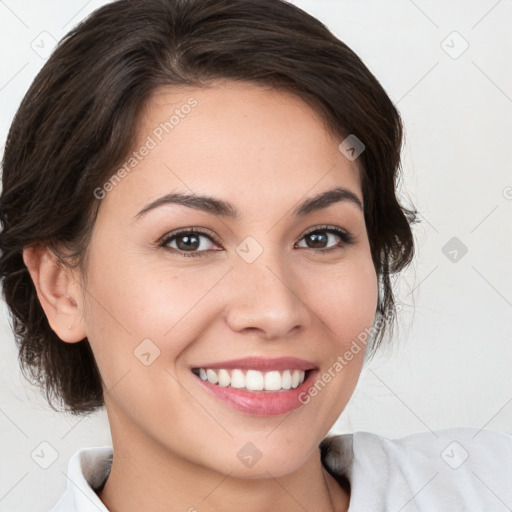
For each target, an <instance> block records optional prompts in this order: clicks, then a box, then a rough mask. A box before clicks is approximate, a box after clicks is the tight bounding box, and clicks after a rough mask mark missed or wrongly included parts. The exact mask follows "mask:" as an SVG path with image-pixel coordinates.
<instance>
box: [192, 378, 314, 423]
mask: <svg viewBox="0 0 512 512" xmlns="http://www.w3.org/2000/svg"><path fill="white" fill-rule="evenodd" d="M317 373H318V371H317V370H310V371H309V372H308V376H307V378H306V379H305V380H304V382H303V383H302V384H301V385H300V386H299V387H297V388H295V389H293V388H292V389H288V390H284V391H246V390H243V389H240V388H232V387H231V386H225V387H222V386H219V385H217V384H212V383H211V382H208V381H207V380H203V379H201V378H200V377H199V376H197V375H195V374H194V376H195V377H197V379H198V380H199V382H200V383H201V384H202V385H203V386H204V387H205V388H206V389H207V390H208V391H209V392H210V393H211V394H212V395H214V396H215V397H217V398H219V399H220V400H222V401H223V402H225V403H227V404H228V405H230V406H231V407H232V408H234V409H236V410H238V411H241V412H245V413H248V414H253V415H256V416H277V415H279V414H285V413H287V412H290V411H293V410H294V409H297V408H298V407H300V406H301V405H304V404H303V403H302V402H301V400H300V398H303V397H305V396H306V393H307V390H308V388H309V387H310V385H311V384H310V383H311V382H313V380H314V378H315V375H316V374H317Z"/></svg>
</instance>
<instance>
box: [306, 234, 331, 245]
mask: <svg viewBox="0 0 512 512" xmlns="http://www.w3.org/2000/svg"><path fill="white" fill-rule="evenodd" d="M309 239H310V241H312V242H313V245H312V246H311V245H310V247H313V248H318V247H320V248H322V247H324V244H325V243H326V242H327V236H326V235H325V234H324V233H310V234H309Z"/></svg>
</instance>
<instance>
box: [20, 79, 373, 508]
mask: <svg viewBox="0 0 512 512" xmlns="http://www.w3.org/2000/svg"><path fill="white" fill-rule="evenodd" d="M191 97H193V98H195V99H196V100H197V106H196V107H195V108H193V109H192V110H191V112H190V114H188V115H187V116H185V117H184V118H183V119H180V122H179V124H178V125H177V126H176V127H175V128H174V129H173V130H172V132H170V133H169V134H166V135H165V136H164V138H163V139H162V141H161V142H160V143H159V144H158V145H157V146H156V147H155V148H154V149H152V150H151V151H150V152H149V154H148V155H147V156H146V157H145V158H144V160H143V161H141V162H140V163H139V164H138V165H137V166H136V168H134V170H133V171H132V172H130V173H129V174H128V175H127V176H126V177H125V178H124V179H123V180H122V181H121V182H120V183H119V184H117V185H116V186H115V187H114V188H113V189H112V190H111V191H110V192H108V193H107V194H106V197H105V198H104V199H102V202H101V206H100V209H99V214H98V217H97V220H96V223H95V226H94V232H93V235H92V239H91V242H90V245H89V247H88V261H87V274H86V275H81V274H80V273H79V271H78V270H70V269H69V268H66V267H65V266H62V265H59V264H58V262H56V260H55V258H54V257H53V256H52V254H51V253H50V252H49V251H48V250H47V249H46V248H45V247H42V246H41V247H32V248H27V249H25V251H24V259H25V263H26V264H27V267H28V268H29V270H30V272H31V276H32V279H33V281H34V283H35V285H36V288H37V292H38V296H39V299H40V301H41V304H42V306H43V308H44V310H45V312H46V315H47V317H48V320H49V322H50V325H51V327H52V329H53V330H54V331H55V332H56V333H57V334H58V335H59V337H60V338H61V339H62V340H63V341H64V342H68V343H74V342H77V341H80V340H82V339H83V338H84V337H85V336H87V338H88V339H89V342H90V344H91V347H92V350H93V353H94V357H95V358H96V361H97V364H98V367H99V369H100V372H101V376H102V380H103V383H104V389H105V402H106V409H107V413H108V418H109V422H110V426H111V431H112V440H113V446H114V453H115V456H114V461H113V466H112V471H111V474H110V477H109V478H108V480H107V483H106V485H105V487H104V489H103V491H102V492H101V493H100V494H99V496H100V498H101V499H102V501H103V502H104V503H105V505H106V506H107V508H109V510H112V511H113V512H114V511H123V512H131V511H140V510H151V511H153V512H160V511H162V512H163V511H164V510H165V511H169V510H184V511H185V510H193V509H192V507H195V509H197V510H200V511H219V510H222V511H224V512H229V511H232V510H233V511H234V510H240V509H241V508H243V510H244V511H245V512H257V511H261V510H287V511H290V512H295V511H303V510H308V511H320V510H322V511H326V510H336V511H345V510H347V508H348V503H349V495H348V493H347V492H346V491H345V490H344V489H343V488H342V487H341V486H340V485H339V484H338V483H337V482H336V480H334V478H332V477H331V476H330V475H329V474H328V473H327V471H326V470H325V469H324V468H323V467H322V465H321V461H320V452H319V450H318V444H319V443H320V441H321V440H322V439H323V438H324V437H325V435H326V434H327V433H328V431H329V429H330V428H331V427H332V425H333V424H334V423H335V421H336V419H337V418H338V417H339V415H340V413H341V412H342V411H343V409H344V408H345V406H346V404H347V402H348V401H349V399H350V397H351V395H352V393H353V391H354V388H355V386H356V384H357V380H358V378H359V375H360V372H361V369H362V364H363V359H364V350H361V351H360V352H359V353H358V354H355V355H354V358H353V359H352V360H351V361H350V363H349V364H347V365H346V366H345V367H344V368H343V370H342V371H340V372H338V373H337V374H336V377H335V378H333V379H332V380H331V382H330V383H329V384H328V385H327V386H325V388H324V389H323V390H322V391H321V392H320V393H318V395H317V396H316V397H315V398H314V399H311V401H310V402H309V403H308V404H307V405H303V406H301V407H299V408H298V409H295V410H294V411H292V412H291V413H288V414H284V415H278V416H271V417H261V416H255V415H251V414H248V413H242V412H239V411H237V410H235V409H232V408H230V407H229V406H227V405H225V403H223V402H221V401H219V400H218V399H216V398H214V397H212V396H211V395H210V394H209V393H208V392H206V391H205V390H204V389H203V387H202V386H201V384H200V383H199V382H198V379H197V377H196V376H194V375H193V374H192V373H191V367H197V366H202V365H204V364H205V363H208V362H216V361H224V360H228V359H233V358H239V357H247V356H264V357H279V356H295V357H299V358H303V359H306V360H309V361H312V362H314V363H315V364H316V365H317V366H318V367H319V369H320V372H325V371H327V370H328V368H330V367H332V365H333V364H334V362H335V361H336V359H337V357H338V356H339V355H342V354H343V353H344V352H345V351H346V350H347V349H348V348H349V347H350V344H351V343H352V342H353V340H355V339H356V337H357V335H358V334H359V333H361V332H362V331H364V329H365V328H369V327H371V325H372V324H373V321H374V315H375V309H376V306H377V293H378V292H377V276H376V274H375V269H374V266H373V263H372V258H371V253H370V246H369V241H368V236H367V231H366V226H365V222H364V216H363V212H362V211H361V210H360V209H359V208H358V207H357V206H356V205H355V204H353V203H351V202H349V201H339V202H336V203H334V204H332V205H330V206H329V207H327V208H325V209H322V210H319V211H316V212H312V213H311V214H308V215H306V216H304V217H297V216H295V215H293V213H292V211H293V209H294V207H295V206H296V205H297V204H298V203H299V202H302V201H304V200H305V199H307V198H310V197H313V196H314V195H316V194H318V193H321V192H323V191H325V190H329V189H331V188H333V187H335V186H342V187H344V188H347V189H349V190H350V191H352V192H353V193H354V194H356V195H357V196H358V197H359V198H360V200H361V202H362V201H363V197H362V191H361V172H360V169H359V167H358V163H357V160H356V161H350V160H349V159H347V158H345V156H344V155H343V154H342V153H341V152H340V151H339V150H338V144H339V143H340V142H341V138H337V137H333V136H332V135H330V134H329V132H328V131H327V130H326V128H325V126H324V124H323V122H322V119H321V118H320V117H319V115H318V114H317V113H316V112H315V111H314V110H312V108H311V107H309V106H308V105H306V104H305V103H304V102H303V101H302V100H301V99H299V98H297V97H295V96H292V95H290V94H287V93H284V92H278V91H271V90H269V89H266V88H263V87H261V86H258V85H255V84H245V83H234V82H229V81H224V82H217V83H216V84H214V85H212V86H210V87H208V88H203V89H180V90H176V89H174V90H170V89H162V90H160V91H158V93H157V94H155V95H154V96H153V98H152V100H151V101H150V102H149V104H148V106H147V108H146V110H145V111H144V115H143V116H142V118H141V122H140V126H139V130H138V141H137V144H136V148H140V147H141V146H142V145H143V144H144V141H145V140H146V139H147V137H148V135H151V134H152V132H153V130H154V129H155V127H157V126H158V125H159V123H161V122H163V121H165V120H168V119H169V117H170V116H171V115H172V114H173V112H174V110H175V109H176V108H177V107H179V106H180V105H183V104H184V103H186V102H187V100H188V99H189V98H191ZM192 191H193V192H194V193H197V194H202V195H209V196H212V197H216V198H219V199H223V200H225V201H229V202H231V203H232V204H233V205H234V206H236V208H237V209H238V210H240V212H241V218H240V219H239V220H233V219H228V218H222V217H220V216H216V215H213V214H211V213H206V212H201V211H198V210H195V209H192V208H188V207H186V206H180V205H170V204H168V205H165V206H162V207H160V208H157V209H155V210H152V211H150V212H148V213H147V214H146V215H143V216H142V217H140V218H139V219H138V220H136V219H135V216H136V214H137V213H138V212H139V211H140V210H141V209H142V208H144V207H145V206H146V205H147V204H148V203H150V202H151V201H153V200H155V199H157V198H159V197H160V196H162V195H164V194H166V193H169V192H192ZM326 224H328V225H333V226H335V227H339V228H341V229H345V230H346V231H348V232H349V233H350V234H352V235H353V237H354V243H353V244H351V245H346V246H344V245H341V247H338V248H337V249H335V250H331V251H330V252H325V253H320V252H317V251H315V249H314V248H311V247H314V245H313V244H311V241H310V238H308V237H304V233H305V232H306V230H309V229H310V228H314V227H317V226H322V225H326ZM190 227H197V228H206V229H209V230H211V232H212V233H213V234H214V236H215V237H216V239H217V241H218V243H217V242H216V241H213V242H211V241H210V240H209V239H208V238H207V237H203V236H201V239H200V240H201V246H200V249H199V250H196V253H197V252H201V251H205V252H202V255H200V256H198V257H185V256H183V255H181V254H179V253H178V249H177V242H178V240H176V239H175V241H174V242H170V246H168V247H167V248H165V247H159V246H158V241H159V239H161V238H162V237H164V235H166V234H167V233H170V232H171V231H173V230H177V229H179V228H190ZM324 233H325V232H324ZM247 236H251V237H253V238H254V239H255V240H257V242H258V243H259V244H260V246H261V247H262V248H263V252H262V254H261V255H260V256H259V257H258V258H257V259H256V260H255V261H254V262H252V263H247V262H246V261H245V260H244V259H243V258H241V257H240V256H239V254H238V253H237V252H236V250H235V249H236V248H237V246H238V245H239V244H240V243H241V242H242V241H243V240H244V239H245V238H246V237H247ZM182 240H183V239H181V241H182ZM308 242H309V245H311V247H308ZM340 243H342V242H341V240H340V239H339V237H338V236H337V235H329V238H328V240H327V241H326V242H325V247H327V248H329V247H335V246H336V245H339V244H340ZM171 247H172V248H174V252H173V250H172V248H171ZM180 247H183V245H182V244H181V245H180ZM86 278H87V279H86ZM144 339H150V340H151V341H152V343H154V344H155V345H156V346H157V347H158V349H159V350H160V355H159V357H157V358H156V359H155V360H154V361H153V362H152V363H151V364H150V365H149V366H145V365H144V364H142V363H141V362H140V360H139V359H138V358H137V357H135V356H134V350H135V349H136V348H137V346H138V345H139V344H140V343H141V341H142V340H144ZM248 442H251V443H252V444H253V445H255V446H256V447H257V449H258V450H259V451H260V452H261V454H262V457H261V459H260V460H259V461H258V462H257V463H256V464H254V465H253V466H252V467H246V466H245V465H244V464H242V463H241V461H240V460H239V459H238V457H237V456H236V454H237V452H238V451H239V450H240V449H241V448H242V447H243V446H244V445H245V444H246V443H248ZM332 503H334V505H333V504H332Z"/></svg>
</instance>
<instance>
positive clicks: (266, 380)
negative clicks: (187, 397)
mask: <svg viewBox="0 0 512 512" xmlns="http://www.w3.org/2000/svg"><path fill="white" fill-rule="evenodd" d="M230 372H231V373H230ZM305 374H306V372H305V371H304V370H284V371H282V372H279V371H277V370H273V371H270V372H260V371H258V370H247V371H246V373H244V372H243V370H239V369H234V370H225V369H219V370H212V369H211V368H208V369H205V368H200V369H199V377H200V378H201V379H202V380H207V381H208V382H210V383H211V384H218V385H219V386H221V387H226V386H231V387H233V388H245V389H247V390H249V391H262V390H266V391H280V390H282V389H284V390H286V389H290V388H296V387H298V386H300V385H301V384H302V383H303V382H304V378H305Z"/></svg>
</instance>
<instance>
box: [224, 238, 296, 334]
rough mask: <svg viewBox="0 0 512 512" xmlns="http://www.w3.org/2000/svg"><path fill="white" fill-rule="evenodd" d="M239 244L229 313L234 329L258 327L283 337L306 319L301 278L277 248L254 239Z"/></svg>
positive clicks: (266, 332)
mask: <svg viewBox="0 0 512 512" xmlns="http://www.w3.org/2000/svg"><path fill="white" fill-rule="evenodd" d="M247 238H248V239H246V240H244V241H243V242H242V243H241V244H239V246H238V247H237V249H236V251H237V254H238V258H235V263H234V269H233V270H234V272H232V276H231V279H232V281H231V285H230V286H231V289H230V299H231V300H230V304H229V311H228V315H227V319H228V323H229V324H230V327H231V328H232V329H233V330H235V331H241V330H244V329H258V330H260V331H262V333H263V334H264V336H265V337H268V338H276V337H284V336H286V334H287V333H288V332H289V331H290V330H291V329H293V328H294V327H296V326H300V325H303V324H304V322H305V317H304V306H303V303H302V301H301V300H300V297H299V296H298V291H297V290H296V289H298V288H299V283H298V279H296V278H295V276H294V273H293V269H292V268H291V267H289V266H287V265H286V262H285V261H284V260H283V255H282V254H280V252H279V250H278V249H277V248H273V247H270V246H268V247H263V246H262V245H261V244H259V243H258V242H257V241H256V240H255V239H252V240H251V239H250V238H251V237H247Z"/></svg>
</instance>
